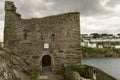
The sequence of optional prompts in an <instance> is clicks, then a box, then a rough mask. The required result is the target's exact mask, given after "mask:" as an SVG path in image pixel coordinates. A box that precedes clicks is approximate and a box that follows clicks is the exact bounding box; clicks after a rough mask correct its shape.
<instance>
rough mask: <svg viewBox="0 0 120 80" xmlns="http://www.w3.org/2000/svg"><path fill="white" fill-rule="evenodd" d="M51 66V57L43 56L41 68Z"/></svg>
mask: <svg viewBox="0 0 120 80" xmlns="http://www.w3.org/2000/svg"><path fill="white" fill-rule="evenodd" d="M45 66H51V57H50V56H49V55H44V56H43V58H42V67H45Z"/></svg>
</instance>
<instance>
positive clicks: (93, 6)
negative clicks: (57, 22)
mask: <svg viewBox="0 0 120 80" xmlns="http://www.w3.org/2000/svg"><path fill="white" fill-rule="evenodd" d="M48 2H54V5H53V6H52V7H50V8H49V9H48V6H47V5H46V3H48ZM15 3H16V5H17V7H18V12H20V13H22V14H24V15H23V16H24V17H25V18H27V17H30V16H31V17H32V16H33V14H34V13H35V12H38V11H39V13H42V14H43V16H47V15H53V14H58V13H64V12H71V11H79V12H80V13H81V15H82V16H92V15H96V14H106V13H107V12H108V11H106V10H105V8H104V7H102V6H101V4H100V0H43V3H41V2H40V1H39V0H36V1H34V2H33V1H32V0H29V2H28V0H16V1H15Z"/></svg>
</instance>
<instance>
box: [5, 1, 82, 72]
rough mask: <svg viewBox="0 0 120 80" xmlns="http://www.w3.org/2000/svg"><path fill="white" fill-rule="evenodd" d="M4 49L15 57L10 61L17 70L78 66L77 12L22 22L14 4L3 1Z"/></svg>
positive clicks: (23, 20)
mask: <svg viewBox="0 0 120 80" xmlns="http://www.w3.org/2000/svg"><path fill="white" fill-rule="evenodd" d="M4 48H6V49H7V50H8V51H9V52H10V53H12V54H14V55H16V56H17V57H18V58H15V57H13V58H12V59H11V61H12V63H13V66H14V68H15V69H16V70H17V71H26V72H27V71H30V70H35V69H36V71H41V70H42V68H43V67H44V66H51V69H52V70H55V69H57V68H58V67H60V66H61V65H62V64H65V65H68V64H73V65H80V54H81V51H80V20H79V12H70V13H64V14H59V15H53V16H48V17H44V18H31V19H22V18H21V15H20V14H18V13H16V7H15V5H14V3H13V2H11V1H6V2H5V29H4ZM16 59H17V60H16ZM23 69H24V70H23Z"/></svg>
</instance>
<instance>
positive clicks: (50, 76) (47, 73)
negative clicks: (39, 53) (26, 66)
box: [41, 67, 61, 80]
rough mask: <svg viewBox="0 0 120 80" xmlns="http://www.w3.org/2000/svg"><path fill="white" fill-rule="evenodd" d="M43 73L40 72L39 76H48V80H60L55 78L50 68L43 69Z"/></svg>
mask: <svg viewBox="0 0 120 80" xmlns="http://www.w3.org/2000/svg"><path fill="white" fill-rule="evenodd" d="M43 70H44V71H43V72H42V74H41V75H43V76H48V80H61V79H60V77H58V76H56V75H55V73H53V72H52V71H51V70H50V67H44V69H43Z"/></svg>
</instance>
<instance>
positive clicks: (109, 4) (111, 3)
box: [107, 0, 120, 7]
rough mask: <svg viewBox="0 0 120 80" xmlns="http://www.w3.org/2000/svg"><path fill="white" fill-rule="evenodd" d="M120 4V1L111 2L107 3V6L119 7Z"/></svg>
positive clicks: (110, 0)
mask: <svg viewBox="0 0 120 80" xmlns="http://www.w3.org/2000/svg"><path fill="white" fill-rule="evenodd" d="M119 4H120V0H109V1H108V3H107V6H111V7H113V6H116V5H119Z"/></svg>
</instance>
